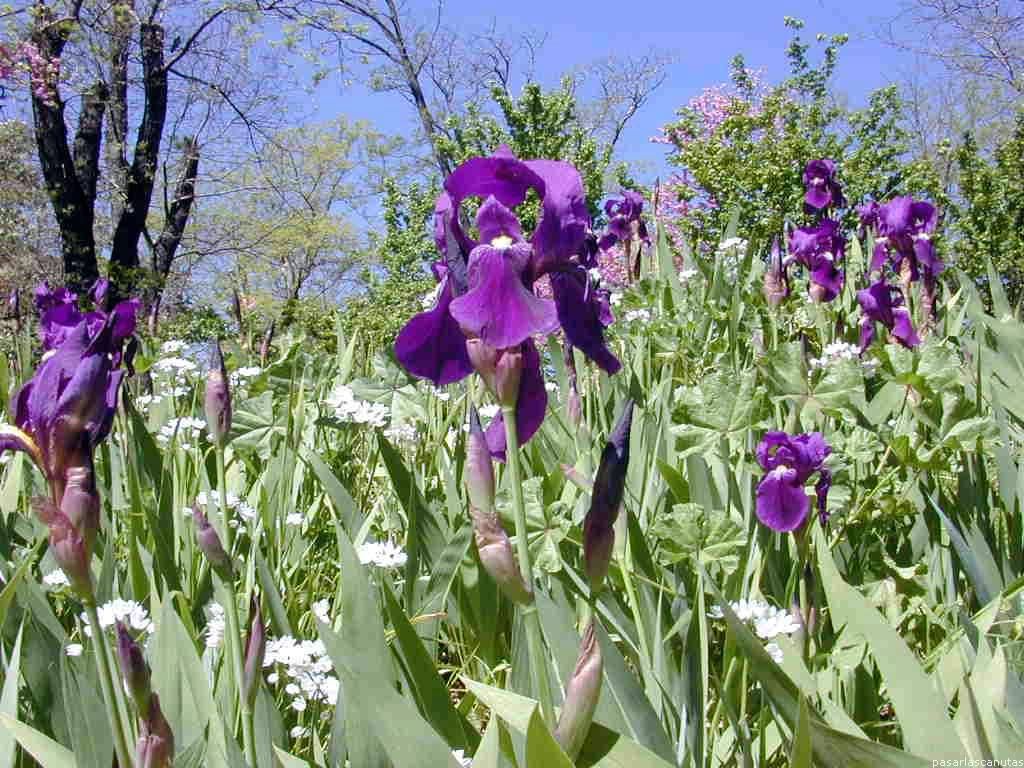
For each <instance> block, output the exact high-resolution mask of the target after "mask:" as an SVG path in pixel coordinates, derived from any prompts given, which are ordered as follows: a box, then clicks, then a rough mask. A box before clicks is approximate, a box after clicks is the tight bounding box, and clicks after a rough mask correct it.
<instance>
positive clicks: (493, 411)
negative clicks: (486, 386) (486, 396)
mask: <svg viewBox="0 0 1024 768" xmlns="http://www.w3.org/2000/svg"><path fill="white" fill-rule="evenodd" d="M500 410H501V406H500V405H495V404H494V403H490V404H489V405H481V406H480V409H479V413H480V418H481V419H485V420H489V419H493V418H494V417H495V416H497V415H498V412H499V411H500Z"/></svg>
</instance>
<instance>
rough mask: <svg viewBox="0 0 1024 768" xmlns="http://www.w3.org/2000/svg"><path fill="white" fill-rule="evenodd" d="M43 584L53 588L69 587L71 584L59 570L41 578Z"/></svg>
mask: <svg viewBox="0 0 1024 768" xmlns="http://www.w3.org/2000/svg"><path fill="white" fill-rule="evenodd" d="M43 584H45V585H46V586H48V587H54V588H57V587H69V586H71V582H70V581H69V580H68V576H67V574H66V573H64V571H62V570H61V569H60V568H58V569H57V570H55V571H50V572H49V573H48V574H46V575H45V576H43Z"/></svg>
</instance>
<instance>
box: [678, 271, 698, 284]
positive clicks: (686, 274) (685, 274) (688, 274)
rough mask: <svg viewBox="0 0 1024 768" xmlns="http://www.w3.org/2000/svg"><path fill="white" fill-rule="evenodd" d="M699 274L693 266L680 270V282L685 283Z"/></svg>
mask: <svg viewBox="0 0 1024 768" xmlns="http://www.w3.org/2000/svg"><path fill="white" fill-rule="evenodd" d="M697 274H698V272H697V270H696V269H693V268H692V267H691V268H688V269H683V270H680V271H679V282H680V283H685V282H687V281H689V280H690V279H691V278H694V277H696V276H697Z"/></svg>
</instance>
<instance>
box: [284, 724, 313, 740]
mask: <svg viewBox="0 0 1024 768" xmlns="http://www.w3.org/2000/svg"><path fill="white" fill-rule="evenodd" d="M288 733H289V734H290V735H291V737H292V738H293V739H301V738H303V737H304V736H308V735H309V728H303V727H302V726H301V725H296V726H295V727H294V728H292V729H291V730H290V731H288Z"/></svg>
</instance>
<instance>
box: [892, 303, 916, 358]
mask: <svg viewBox="0 0 1024 768" xmlns="http://www.w3.org/2000/svg"><path fill="white" fill-rule="evenodd" d="M889 330H890V331H891V332H892V335H893V337H894V338H895V339H896V340H897V341H898V342H899V343H900V344H902V345H903V346H904V347H907V348H908V349H910V348H913V347H916V346H917V345H919V344H920V343H921V339H920V338H918V335H917V332H916V331H915V330H914V324H913V321H912V320H911V319H910V312H908V311H907V308H906V307H896V309H894V310H893V324H892V327H891V328H890V329H889Z"/></svg>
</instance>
